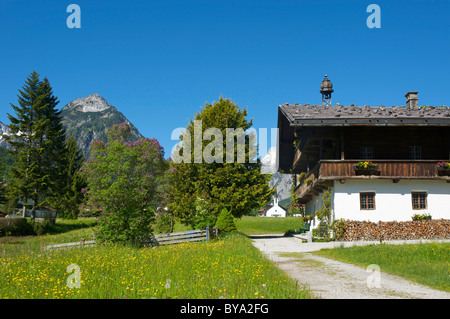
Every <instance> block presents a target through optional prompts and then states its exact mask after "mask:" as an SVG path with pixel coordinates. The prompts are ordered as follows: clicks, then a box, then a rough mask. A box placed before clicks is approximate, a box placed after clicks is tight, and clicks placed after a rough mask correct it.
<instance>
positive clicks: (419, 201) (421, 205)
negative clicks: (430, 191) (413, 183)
mask: <svg viewBox="0 0 450 319" xmlns="http://www.w3.org/2000/svg"><path fill="white" fill-rule="evenodd" d="M411 198H412V209H427V193H426V192H411Z"/></svg>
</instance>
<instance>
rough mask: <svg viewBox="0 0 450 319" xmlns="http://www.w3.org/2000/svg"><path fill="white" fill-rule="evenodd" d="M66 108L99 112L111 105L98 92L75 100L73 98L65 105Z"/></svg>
mask: <svg viewBox="0 0 450 319" xmlns="http://www.w3.org/2000/svg"><path fill="white" fill-rule="evenodd" d="M65 107H67V108H75V109H76V110H77V111H80V112H84V113H85V112H101V111H103V110H106V109H108V108H110V107H111V105H110V104H109V103H108V102H106V100H105V99H104V98H103V97H101V96H100V95H99V94H98V93H94V94H91V95H88V96H85V97H82V98H79V99H76V100H73V101H72V102H70V103H69V104H67V106H65Z"/></svg>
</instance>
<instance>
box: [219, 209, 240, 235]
mask: <svg viewBox="0 0 450 319" xmlns="http://www.w3.org/2000/svg"><path fill="white" fill-rule="evenodd" d="M216 226H217V227H218V228H219V231H221V232H224V233H229V232H233V231H236V230H237V228H236V224H235V223H234V218H233V216H232V215H231V213H230V212H229V211H228V209H226V208H223V209H222V211H221V212H220V215H219V218H217V222H216Z"/></svg>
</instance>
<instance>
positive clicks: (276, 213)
mask: <svg viewBox="0 0 450 319" xmlns="http://www.w3.org/2000/svg"><path fill="white" fill-rule="evenodd" d="M266 217H286V211H285V210H284V209H283V208H282V207H280V206H279V205H278V196H274V198H273V206H272V207H271V208H269V209H268V210H267V212H266Z"/></svg>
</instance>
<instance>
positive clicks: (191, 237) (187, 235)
mask: <svg viewBox="0 0 450 319" xmlns="http://www.w3.org/2000/svg"><path fill="white" fill-rule="evenodd" d="M214 233H215V236H216V237H217V233H218V229H217V228H216V227H214ZM210 238H211V234H210V231H209V228H206V230H187V231H182V232H177V233H168V234H157V235H153V236H152V237H151V239H150V241H148V242H146V243H145V244H146V245H148V246H159V245H171V244H179V243H184V242H194V241H201V240H206V241H208V240H209V239H210ZM88 245H95V241H94V240H88V241H85V240H84V239H81V240H80V241H79V242H74V243H65V244H56V245H47V246H45V247H44V250H47V249H54V248H73V247H76V246H81V247H83V246H88Z"/></svg>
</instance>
